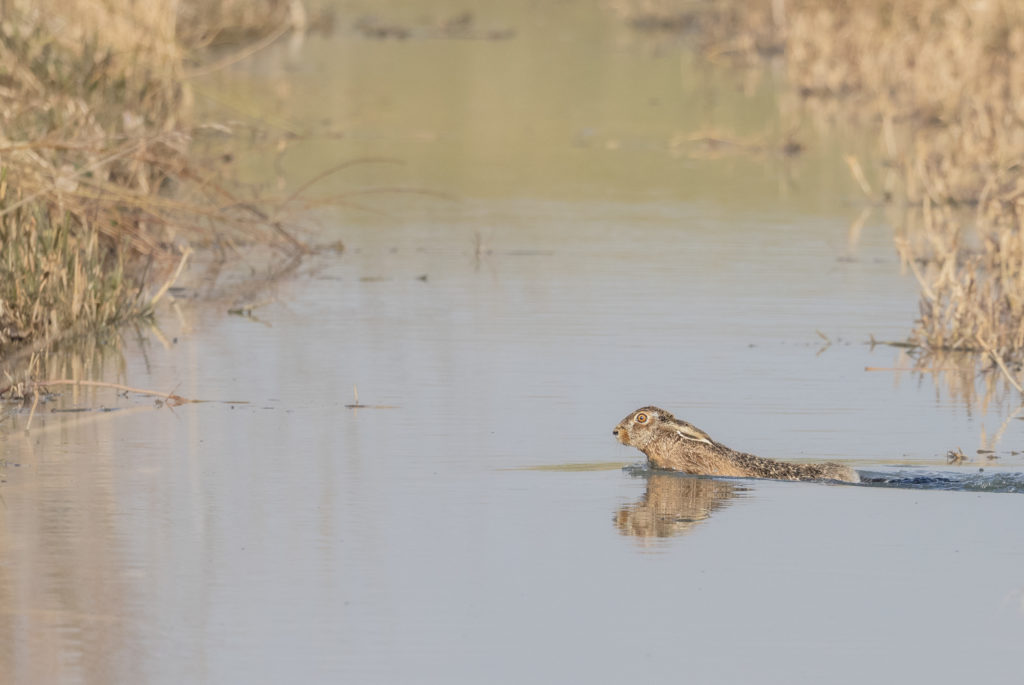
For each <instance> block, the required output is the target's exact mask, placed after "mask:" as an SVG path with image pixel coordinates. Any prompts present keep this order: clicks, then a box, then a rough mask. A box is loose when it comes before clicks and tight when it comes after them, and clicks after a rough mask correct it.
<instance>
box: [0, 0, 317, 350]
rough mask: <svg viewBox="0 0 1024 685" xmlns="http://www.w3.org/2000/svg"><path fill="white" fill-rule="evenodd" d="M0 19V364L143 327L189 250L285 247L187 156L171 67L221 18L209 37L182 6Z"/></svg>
mask: <svg viewBox="0 0 1024 685" xmlns="http://www.w3.org/2000/svg"><path fill="white" fill-rule="evenodd" d="M236 4H237V3H236ZM264 4H266V5H267V6H268V7H269V6H271V5H273V6H274V7H278V8H280V7H285V6H286V3H284V2H273V1H271V0H268V2H266V3H264ZM228 5H230V3H229V4H228ZM4 7H5V15H4V21H3V22H2V23H0V64H2V65H3V66H2V67H0V243H2V253H0V359H2V358H4V357H5V356H6V355H7V353H9V352H10V351H11V350H12V349H13V348H15V347H17V346H22V345H25V344H28V343H33V342H35V343H36V344H39V343H40V342H49V341H53V340H59V339H62V338H67V337H68V336H72V335H76V334H79V333H84V332H86V331H94V330H96V329H98V328H101V327H104V326H109V325H112V324H118V323H120V322H123V321H125V320H127V319H131V318H133V317H138V316H145V315H147V314H148V313H149V311H150V308H151V306H152V304H153V302H154V299H155V298H157V297H159V295H160V294H162V292H164V290H165V286H166V285H167V283H168V279H170V278H172V277H173V276H174V275H175V274H176V273H177V271H178V270H180V266H181V264H182V261H183V259H184V258H185V256H186V255H187V254H188V251H189V247H188V246H189V244H190V243H194V242H201V243H203V244H212V245H219V246H221V247H223V246H226V245H227V246H230V245H233V244H238V243H240V242H252V241H258V242H263V243H271V244H277V245H281V246H282V247H283V248H286V249H289V250H294V249H296V248H300V247H301V244H300V243H299V242H298V241H296V240H295V239H294V238H292V237H291V236H290V235H289V233H288V232H287V231H286V230H285V228H284V227H283V226H282V225H281V224H280V223H279V222H278V221H276V220H275V219H274V218H273V217H272V216H268V214H267V213H266V212H264V211H262V210H260V209H259V208H257V207H255V206H254V205H252V204H250V203H246V202H242V201H240V200H239V199H238V198H237V197H236V196H235V194H234V193H232V192H231V191H230V190H228V186H227V185H226V184H225V182H224V181H223V180H222V179H221V178H219V176H218V174H217V172H215V171H211V170H209V169H208V168H205V167H203V166H202V165H200V164H197V163H196V162H195V161H194V160H193V158H192V156H191V153H190V142H191V131H190V128H189V115H190V103H191V95H190V91H189V88H188V85H187V82H186V81H185V80H184V76H183V74H184V71H185V69H184V62H185V60H186V58H187V56H188V55H195V54H196V53H195V52H194V50H192V48H193V47H194V45H196V44H200V43H204V42H208V41H209V40H211V38H210V35H211V32H213V33H215V34H217V35H221V34H223V33H224V32H225V31H226V30H227V29H226V28H225V26H226V24H225V17H226V16H227V15H226V14H224V12H221V13H219V14H217V17H216V19H217V23H216V26H215V25H214V23H209V24H205V25H203V24H197V23H196V18H197V17H202V16H209V10H206V9H203V8H205V7H206V5H205V4H203V3H199V2H198V1H196V2H180V3H178V2H172V1H170V0H164V1H162V2H152V3H127V2H123V3H119V2H114V3H101V2H98V0H50V1H49V2H43V3H27V2H24V3H22V2H11V3H5V5H4ZM280 15H281V12H280V11H276V12H266V13H264V14H262V15H261V23H260V24H259V26H257V27H251V28H252V30H255V31H256V32H261V31H262V32H265V31H266V30H267V25H266V22H267V17H271V18H277V17H279V16H280ZM182 22H185V23H187V24H188V26H189V30H188V31H184V30H183V29H182ZM180 35H184V36H185V38H186V39H187V40H189V41H191V43H190V44H186V43H184V42H182V40H181V39H180V38H179V36H180Z"/></svg>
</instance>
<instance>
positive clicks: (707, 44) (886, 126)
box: [613, 0, 1024, 368]
mask: <svg viewBox="0 0 1024 685" xmlns="http://www.w3.org/2000/svg"><path fill="white" fill-rule="evenodd" d="M613 5H614V6H616V7H618V8H619V9H620V10H621V11H622V12H623V13H624V14H625V15H626V16H627V17H628V18H629V19H630V20H631V21H633V23H634V24H636V25H640V26H643V27H645V28H652V27H653V28H658V29H665V28H674V29H678V27H685V28H686V30H687V31H688V32H689V33H690V34H691V35H692V36H693V37H694V40H696V41H697V42H698V43H699V45H700V47H701V49H702V50H703V51H704V53H705V54H707V55H708V56H709V57H711V58H715V59H723V58H727V59H729V60H731V61H733V62H737V63H743V64H751V63H756V62H758V61H761V60H763V59H765V58H766V57H770V56H774V55H782V56H783V58H784V63H785V69H786V74H787V79H788V82H789V84H790V87H791V91H792V93H794V94H796V95H797V96H799V97H800V98H801V99H802V100H803V102H804V104H805V106H806V107H807V108H808V109H812V108H813V109H815V110H816V111H819V112H827V113H829V115H830V116H834V117H839V116H841V117H844V118H846V119H852V120H856V121H859V122H861V123H863V124H864V125H867V126H871V127H875V128H876V129H877V130H878V131H879V158H880V160H881V162H882V163H881V164H878V165H877V166H879V167H881V168H882V169H883V171H882V172H881V173H880V175H881V179H880V181H879V183H878V186H879V187H878V188H877V189H875V190H873V192H872V200H874V201H879V202H895V203H899V204H903V205H906V206H907V207H909V208H910V209H911V211H910V212H909V213H908V217H909V218H908V220H907V222H906V225H904V226H902V227H900V228H901V237H900V239H899V241H898V250H899V253H900V256H901V258H902V260H903V262H904V263H905V264H906V265H907V266H908V267H909V268H911V269H913V271H914V274H915V276H917V278H918V279H919V281H920V283H921V290H922V295H921V319H920V320H919V321H918V323H917V325H916V327H915V328H914V330H913V331H912V333H911V336H910V339H911V341H912V342H913V343H914V344H916V345H918V346H920V347H921V348H923V349H925V350H927V351H928V352H937V351H948V350H967V351H972V352H982V353H984V354H985V355H987V356H988V357H989V358H991V359H992V360H993V362H994V365H995V366H994V368H998V366H999V364H1000V363H1004V362H1005V363H1010V362H1018V363H1019V362H1021V361H1024V174H1022V170H1024V4H1022V3H1019V2H1017V0H980V1H977V0H904V1H897V0H861V1H853V0H789V1H787V0H764V1H762V2H756V3H747V2H741V1H740V0H708V1H706V2H692V1H689V2H687V1H685V0H616V1H615V2H614V3H613ZM854 162H855V164H851V170H859V168H860V167H859V164H857V163H856V161H855V160H854ZM859 180H860V181H862V182H863V180H864V179H863V177H861V178H860V179H859ZM862 185H864V186H865V189H866V190H868V191H871V190H872V189H871V188H870V187H868V186H867V185H866V183H862ZM996 360H998V362H997V361H996Z"/></svg>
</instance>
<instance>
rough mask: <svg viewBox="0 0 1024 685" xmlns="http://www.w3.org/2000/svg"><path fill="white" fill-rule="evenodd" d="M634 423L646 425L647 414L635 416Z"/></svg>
mask: <svg viewBox="0 0 1024 685" xmlns="http://www.w3.org/2000/svg"><path fill="white" fill-rule="evenodd" d="M636 422H637V423H647V414H637V415H636Z"/></svg>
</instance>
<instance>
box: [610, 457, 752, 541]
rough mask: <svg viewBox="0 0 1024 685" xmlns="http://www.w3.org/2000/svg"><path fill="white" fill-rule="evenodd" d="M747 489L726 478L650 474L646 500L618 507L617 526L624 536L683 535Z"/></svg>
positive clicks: (662, 536)
mask: <svg viewBox="0 0 1024 685" xmlns="http://www.w3.org/2000/svg"><path fill="white" fill-rule="evenodd" d="M744 491H745V490H744V488H743V487H742V486H740V485H738V484H737V483H735V482H732V481H727V480H715V479H713V478H687V477H685V476H680V475H675V474H671V473H651V474H650V475H649V476H648V477H647V492H646V493H645V494H644V497H643V499H641V500H640V501H639V502H635V503H633V504H627V505H626V506H624V507H622V508H621V509H619V511H618V512H617V513H616V514H615V526H616V527H617V528H618V529H619V531H620V532H621V533H622V534H623V535H634V536H636V537H641V538H654V537H657V538H667V537H671V536H673V535H684V534H686V533H689V532H690V531H691V530H692V529H693V528H694V527H695V526H697V525H698V524H699V523H700V522H701V521H703V520H705V519H707V518H708V517H710V516H711V512H713V511H715V510H716V509H721V508H722V507H724V506H726V505H727V504H729V500H730V499H732V498H734V497H737V496H738V495H740V494H741V493H742V492H744Z"/></svg>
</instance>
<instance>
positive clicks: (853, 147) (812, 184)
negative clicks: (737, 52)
mask: <svg viewBox="0 0 1024 685" xmlns="http://www.w3.org/2000/svg"><path fill="white" fill-rule="evenodd" d="M340 7H341V14H340V16H343V17H345V18H346V19H344V20H343V21H341V22H340V24H339V27H338V30H337V31H336V32H335V33H334V34H332V35H330V36H326V37H325V36H316V37H310V38H308V39H307V40H306V41H305V42H304V43H302V44H293V45H287V44H281V45H276V46H273V47H272V48H271V49H268V50H265V51H263V52H262V53H259V54H258V55H255V56H254V57H253V58H252V59H250V60H248V61H247V62H245V63H242V64H238V65H236V66H235V67H233V68H232V69H230V70H227V71H224V72H220V73H217V74H213V75H210V76H208V77H206V78H205V79H204V80H202V81H201V82H199V83H197V93H198V97H199V98H200V99H201V100H202V101H203V102H205V103H206V104H207V106H209V107H210V108H211V109H212V110H217V111H222V112H223V111H227V112H232V113H234V114H233V115H234V116H236V117H237V118H238V119H239V120H246V119H247V118H248V119H250V120H252V123H255V124H257V125H258V126H260V127H261V128H262V129H264V130H270V131H274V132H277V133H276V134H273V135H271V138H273V139H272V140H271V142H270V143H267V144H263V143H262V142H261V141H257V142H256V144H255V145H254V146H253V147H252V148H247V149H238V150H234V151H233V154H234V156H235V160H236V161H235V162H234V163H236V164H238V165H240V167H241V168H242V170H243V173H244V174H245V175H246V176H247V177H248V178H249V179H250V180H252V181H254V182H257V183H264V184H267V186H268V187H273V188H282V189H284V193H285V194H286V195H287V194H288V193H289V192H292V191H294V190H295V189H298V188H299V187H301V186H302V185H303V184H305V183H306V182H307V181H309V180H310V179H312V178H313V177H315V176H316V175H317V174H318V173H320V172H321V171H323V170H324V169H327V168H330V167H332V166H334V165H338V164H342V163H344V162H346V161H348V160H360V159H361V160H365V161H363V162H360V163H357V164H353V165H352V166H349V167H347V168H345V169H344V170H343V171H341V172H339V173H338V174H335V175H332V176H330V177H328V178H325V179H323V180H321V181H319V182H317V183H315V184H312V185H311V186H310V187H309V188H308V189H307V190H306V191H305V195H304V196H305V197H307V198H308V199H309V200H310V201H311V202H312V201H313V200H320V201H326V200H332V202H331V203H330V206H329V207H327V208H325V207H324V205H323V204H322V203H321V204H319V207H320V208H319V209H316V210H315V211H312V212H309V213H308V219H307V220H306V222H305V226H304V230H305V231H307V235H308V236H310V239H311V240H315V241H317V242H323V243H328V242H333V241H338V240H340V241H343V242H344V244H345V246H346V251H345V252H344V253H343V254H341V255H322V256H320V257H317V258H316V259H314V260H312V261H311V262H310V263H309V264H308V265H306V266H304V267H303V273H302V276H301V277H300V278H295V279H292V280H289V281H286V282H282V283H281V284H279V285H278V286H277V287H276V288H275V289H274V290H273V291H272V293H270V295H271V296H270V297H265V298H262V299H264V300H271V301H269V302H268V303H265V304H263V305H262V306H260V307H258V308H257V309H255V310H254V311H253V312H252V313H251V316H226V315H225V314H224V312H225V310H226V309H227V305H226V304H225V303H224V302H221V301H217V302H213V303H211V302H208V301H206V302H203V301H198V302H194V301H192V300H190V299H189V298H188V297H187V295H188V293H185V294H183V295H182V296H181V297H179V298H178V302H177V304H176V306H174V307H170V306H168V307H167V308H166V309H165V310H164V311H163V313H162V315H161V317H160V319H159V322H158V326H159V330H153V331H149V330H147V331H140V332H138V333H135V332H131V333H128V334H126V335H124V336H123V337H122V338H121V339H120V340H118V341H116V342H114V343H112V344H106V345H101V346H96V347H95V348H94V349H91V350H88V351H86V350H78V351H75V352H69V353H68V355H67V359H66V360H64V361H62V362H57V361H55V362H54V365H55V366H57V365H59V364H63V368H64V369H65V370H66V372H67V373H68V374H79V375H81V376H83V377H89V378H95V379H98V380H107V381H113V382H120V383H124V384H126V385H131V386H136V387H143V388H163V389H167V390H168V391H173V392H175V393H176V394H178V395H181V396H183V397H189V398H196V399H205V400H214V401H212V402H207V403H201V404H185V405H181V406H176V407H169V406H167V405H166V404H163V405H161V406H157V404H155V403H154V401H153V399H152V398H145V397H141V396H138V395H133V394H127V395H124V394H117V393H113V392H111V391H108V390H104V389H79V390H75V391H72V390H68V391H66V392H64V393H62V394H61V395H60V396H58V397H55V398H52V400H51V401H49V402H47V403H46V404H45V406H44V407H42V408H41V409H39V410H37V412H36V414H35V416H34V417H33V422H32V425H31V427H30V429H29V430H28V431H26V430H25V428H26V423H27V418H28V417H27V411H14V410H9V411H8V412H7V414H6V415H5V420H4V421H3V423H2V424H0V430H2V431H3V444H4V447H3V453H2V455H0V458H2V459H3V466H2V467H0V480H2V481H3V482H2V483H0V500H2V502H0V504H2V506H0V544H2V548H3V550H4V555H3V560H2V562H0V597H2V600H3V601H2V607H3V611H2V613H0V670H2V672H4V673H6V674H9V676H10V677H11V678H12V680H11V681H12V682H18V683H21V682H26V683H28V682H33V683H34V682H168V683H169V682H266V683H272V682H281V681H283V680H285V679H290V680H296V681H301V682H340V681H351V682H372V683H377V682H381V683H383V682H510V683H511V682H523V681H525V680H527V679H529V680H539V681H542V682H556V681H557V682H564V681H567V680H572V681H576V682H586V681H592V682H609V681H612V680H623V679H627V678H636V677H641V678H666V679H667V678H672V679H675V680H682V679H692V680H694V681H695V682H712V683H714V682H723V683H724V682H759V683H775V682H778V683H783V682H784V683H794V682H797V683H800V682H807V683H810V682H815V683H817V682H822V681H825V682H839V683H860V682H865V681H868V680H872V681H876V680H878V679H879V677H882V676H879V674H880V673H884V674H885V675H884V677H882V679H883V680H886V681H893V682H895V681H897V680H899V681H921V682H925V681H927V682H933V683H952V682H962V681H964V680H965V679H970V680H972V681H976V682H986V683H1009V682H1016V679H1017V678H1018V675H1019V649H1020V644H1021V640H1022V638H1024V533H1022V532H1021V530H1020V527H1019V526H1017V525H1015V522H1016V521H1018V520H1019V518H1020V513H1021V511H1022V507H1024V498H1022V497H1020V495H1016V494H993V493H985V492H969V491H932V490H908V489H903V488H885V489H883V488H865V487H851V486H834V485H823V484H813V483H812V484H809V483H780V482H762V481H748V480H714V479H689V478H678V477H674V476H665V475H648V474H643V473H637V472H636V471H623V470H622V469H620V468H619V465H621V464H631V463H634V462H636V461H639V456H640V455H639V454H638V453H635V452H632V451H630V450H629V449H627V448H625V447H622V446H620V445H618V444H617V443H616V442H615V440H614V439H613V437H612V435H611V429H612V428H613V427H614V425H615V423H616V422H617V421H618V420H619V419H621V418H622V416H624V415H626V414H627V413H628V412H629V411H631V410H633V409H635V408H637V407H639V406H642V405H644V404H650V403H654V404H658V405H660V406H663V407H665V408H667V409H669V410H671V411H673V412H674V413H675V414H676V415H677V416H679V417H681V418H685V419H686V420H688V421H690V422H692V423H694V424H696V425H697V426H699V427H700V428H701V429H703V430H705V431H706V432H708V433H709V434H710V435H711V436H712V437H714V438H716V439H718V440H721V441H722V442H724V443H726V444H728V445H730V446H731V447H734V448H737V449H741V450H745V451H752V452H756V453H758V454H762V455H764V456H775V457H785V458H792V459H808V460H811V459H814V460H820V459H829V460H838V461H842V462H845V463H849V464H850V465H851V466H854V467H855V468H860V469H870V470H872V471H880V472H885V471H886V470H887V469H892V470H895V469H897V468H898V469H901V472H903V470H906V469H908V468H911V469H920V470H921V471H922V472H929V473H932V472H941V473H946V472H952V473H956V474H964V473H968V472H969V473H977V472H979V469H985V470H986V471H993V470H995V471H1010V472H1016V471H1019V470H1020V469H1021V467H1022V460H1021V457H1020V455H1019V454H1018V453H1017V452H1019V451H1020V450H1021V449H1022V447H1024V444H1022V443H1024V441H1022V439H1024V425H1022V422H1021V421H1018V420H1016V419H1014V418H1012V417H1013V412H1014V411H1015V409H1016V407H1017V400H1016V399H1015V398H1014V396H1013V395H1012V394H1010V393H1008V392H1007V391H1006V389H1005V388H1004V387H1002V386H1001V385H999V384H992V383H991V382H990V381H988V380H985V379H974V378H973V377H972V378H971V379H969V380H968V381H966V382H959V383H954V382H952V381H951V379H950V375H938V376H935V377H933V376H927V375H926V376H917V375H911V374H909V373H906V372H902V371H892V370H888V371H866V370H865V367H872V368H886V369H893V368H904V367H907V366H909V362H908V360H907V359H906V358H905V357H904V356H902V353H901V352H900V351H899V350H894V349H893V348H888V347H875V348H872V347H870V346H869V345H867V344H865V341H867V340H868V339H869V337H870V336H871V335H874V336H875V337H877V338H879V339H898V338H901V337H903V336H904V335H905V333H906V331H907V330H908V329H909V327H910V326H911V325H912V321H913V318H914V315H915V307H916V301H917V292H916V286H915V284H914V282H913V279H912V278H910V277H908V276H906V275H903V274H901V273H900V269H899V264H898V260H897V257H896V254H895V251H894V249H893V230H892V229H891V228H889V226H888V224H887V223H886V221H885V217H883V216H881V215H878V214H870V215H868V216H867V217H866V218H862V219H861V220H860V221H858V218H859V217H861V213H862V209H863V207H862V206H861V205H862V201H861V199H860V196H859V194H858V193H859V191H858V189H857V187H856V184H855V183H854V182H853V181H852V180H851V179H850V178H849V177H848V176H849V175H848V172H847V171H846V170H845V168H844V166H843V164H842V162H841V156H842V155H843V154H848V153H851V152H857V153H862V152H863V150H862V149H860V148H859V147H858V145H860V144H859V143H858V142H857V138H856V136H855V134H854V133H852V132H844V131H834V130H821V129H816V128H814V127H812V126H810V125H809V124H808V125H805V126H802V127H800V128H799V129H798V130H799V134H800V137H801V138H802V140H803V142H804V143H805V146H806V147H805V151H804V152H803V153H802V154H800V155H798V156H796V157H793V156H788V155H786V154H783V152H782V150H781V143H782V141H784V140H785V139H786V138H787V135H788V131H787V128H788V127H789V126H790V123H789V120H788V119H787V120H786V121H785V122H784V121H783V120H782V118H781V115H780V113H779V112H780V105H779V100H778V95H777V92H776V89H775V87H774V84H773V75H772V73H771V72H759V73H757V74H736V73H731V72H728V71H723V70H720V69H717V68H715V67H713V66H709V65H707V64H702V63H700V62H699V61H698V60H697V59H696V58H694V57H693V56H692V55H691V54H690V53H689V52H687V50H686V48H685V46H682V45H672V44H657V45H655V44H652V43H651V42H650V41H649V40H647V39H639V38H638V37H636V36H635V35H633V34H631V33H630V32H629V31H628V29H626V28H625V27H624V26H622V25H621V24H620V23H619V22H618V21H617V20H616V19H615V17H614V16H612V15H610V14H607V13H606V12H605V11H604V9H603V6H602V5H600V4H596V3H589V2H561V3H553V4H551V6H549V5H548V4H544V5H543V6H541V5H538V4H536V3H531V2H526V1H524V2H515V3H485V2H480V3H475V4H472V3H470V4H466V3H461V4H450V5H449V4H446V3H435V4H433V5H432V7H431V9H429V10H424V9H422V8H421V7H420V6H419V4H415V5H414V4H412V3H409V4H402V3H393V4H392V3H388V4H385V5H381V4H379V3H375V4H373V5H372V7H371V5H370V4H369V3H367V4H364V5H360V4H358V3H343V4H342V5H340ZM382 8H385V9H382ZM466 11H469V12H470V14H468V15H467V14H465V12H466ZM374 27H376V28H374ZM382 27H384V28H387V27H390V29H389V30H391V31H398V30H399V29H401V30H403V31H405V37H404V38H400V37H398V36H396V35H393V34H389V33H388V32H384V33H383V35H382ZM275 135H276V137H274V136H275ZM194 276H196V278H198V275H197V274H194ZM195 282H199V281H195ZM197 289H198V286H197ZM200 299H201V298H197V300H200ZM819 332H820V333H819ZM353 386H357V387H358V389H359V403H360V404H361V405H365V406H362V407H355V408H354V407H351V406H347V405H351V404H353V403H354V399H353V392H352V388H353ZM54 410H56V411H54ZM78 410H85V411H78ZM957 447H961V448H962V449H963V452H964V454H965V455H966V457H967V458H966V460H965V461H964V462H963V463H959V464H954V465H950V464H947V461H946V458H945V455H946V452H947V450H950V449H953V448H957ZM978 449H992V450H993V452H991V453H988V452H983V453H978V452H977V450H978ZM574 465H575V466H574Z"/></svg>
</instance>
